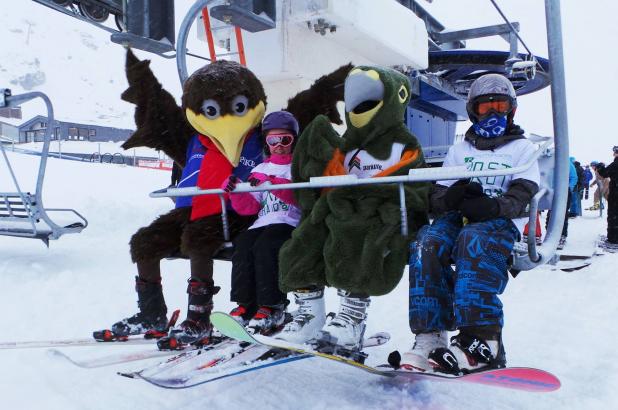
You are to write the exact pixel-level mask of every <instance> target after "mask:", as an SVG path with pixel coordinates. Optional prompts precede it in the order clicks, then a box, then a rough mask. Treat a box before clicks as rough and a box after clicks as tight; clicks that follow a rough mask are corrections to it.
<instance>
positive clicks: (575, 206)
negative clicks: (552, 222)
mask: <svg viewBox="0 0 618 410" xmlns="http://www.w3.org/2000/svg"><path fill="white" fill-rule="evenodd" d="M571 158H572V161H573V165H574V166H575V171H576V173H577V184H576V185H575V189H574V190H573V196H572V198H571V207H570V209H569V217H571V218H575V217H578V216H582V198H583V196H584V185H585V184H586V176H585V175H584V169H583V168H582V166H581V163H580V162H579V161H576V160H575V158H573V157H571Z"/></svg>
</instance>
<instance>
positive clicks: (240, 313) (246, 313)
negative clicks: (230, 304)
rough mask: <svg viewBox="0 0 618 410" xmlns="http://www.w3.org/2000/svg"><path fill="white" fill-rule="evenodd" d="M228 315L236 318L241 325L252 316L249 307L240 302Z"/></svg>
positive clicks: (246, 322) (245, 323)
mask: <svg viewBox="0 0 618 410" xmlns="http://www.w3.org/2000/svg"><path fill="white" fill-rule="evenodd" d="M230 316H232V317H233V318H234V319H236V321H237V322H238V323H240V324H241V325H243V326H247V325H248V324H249V320H251V317H252V316H251V312H250V309H249V308H248V307H247V306H245V305H240V304H239V305H238V306H236V307H235V308H234V309H232V311H231V312H230Z"/></svg>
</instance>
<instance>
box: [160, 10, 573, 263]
mask: <svg viewBox="0 0 618 410" xmlns="http://www.w3.org/2000/svg"><path fill="white" fill-rule="evenodd" d="M212 1H214V0H198V1H196V2H195V4H194V5H193V6H192V7H191V8H190V9H189V11H188V12H187V15H186V16H185V18H184V20H183V22H182V24H181V28H180V33H179V35H178V53H177V58H176V62H177V69H178V74H179V77H180V81H181V83H184V81H185V80H186V79H187V77H188V73H187V65H186V45H187V39H188V35H189V30H190V28H191V25H192V24H193V22H194V21H195V19H196V17H197V16H198V15H199V14H200V13H201V11H202V9H204V8H205V7H206V6H208V5H209V3H211V2H212ZM545 15H546V26H547V39H548V50H549V61H550V62H551V64H548V63H547V60H544V59H537V58H536V57H534V56H532V55H531V58H529V59H526V60H525V59H523V58H520V55H519V54H517V53H516V39H515V40H513V39H514V35H511V36H510V37H509V38H510V43H511V52H510V54H508V55H506V54H504V55H502V54H501V53H499V52H498V53H496V52H489V53H490V54H488V56H490V57H491V58H493V59H495V58H499V59H502V60H505V59H506V60H508V58H507V57H509V56H512V57H513V59H511V60H513V61H510V63H509V62H508V61H505V63H504V64H505V70H504V71H505V72H506V73H507V74H508V73H511V74H513V73H515V74H517V75H516V77H517V78H514V80H515V81H516V82H517V83H518V84H517V85H518V87H517V88H518V94H519V93H521V94H525V93H528V92H532V91H534V90H537V89H540V88H543V87H544V86H545V85H547V84H548V83H549V79H551V83H552V87H551V99H552V113H553V126H554V140H553V141H552V140H551V138H539V137H535V138H531V139H532V140H533V142H537V143H539V148H538V149H537V151H536V152H535V153H534V154H532V156H531V158H529V159H528V161H527V163H526V164H524V165H522V166H519V167H516V168H510V169H506V170H505V169H502V170H484V171H469V170H467V169H466V168H465V167H443V168H423V169H414V170H411V171H410V173H409V174H408V175H407V176H391V177H381V178H370V179H356V177H354V176H352V175H347V176H336V177H317V178H312V179H311V180H310V181H309V182H306V183H290V184H282V185H277V189H307V188H314V189H315V188H323V187H336V186H351V185H368V184H376V183H377V184H382V183H396V184H398V185H399V187H400V189H399V191H400V205H401V211H402V212H401V219H402V223H401V232H402V234H403V235H407V219H406V218H407V215H406V212H405V196H404V195H403V184H405V183H409V182H420V181H432V182H434V181H439V180H449V179H450V180H452V179H466V178H473V177H488V176H503V175H513V174H516V173H519V172H522V171H524V170H526V169H528V168H530V167H531V166H532V165H533V164H534V162H536V161H539V168H540V170H541V176H542V178H541V185H540V187H539V192H538V193H537V194H536V195H535V196H534V198H533V199H532V201H531V203H530V216H529V218H530V220H529V221H530V224H529V226H530V228H531V232H530V233H529V237H528V243H527V246H526V245H524V246H523V247H522V246H519V245H518V246H516V247H515V249H514V252H513V263H512V266H511V270H512V271H523V270H531V269H533V268H535V267H537V266H539V265H543V264H545V263H548V262H550V261H551V260H552V258H553V257H554V255H555V252H556V248H557V246H558V241H559V239H560V234H561V231H562V224H563V223H564V215H565V212H566V198H567V189H568V178H567V177H568V172H569V163H568V162H569V159H568V155H569V154H568V152H569V143H568V125H567V112H566V92H565V77H564V58H563V50H562V28H561V27H562V26H561V24H562V23H561V20H560V18H561V17H560V0H545ZM508 25H509V26H510V27H511V29H513V27H512V25H511V24H510V23H509V24H508ZM478 30H480V29H478ZM499 30H503V28H500V27H499ZM501 33H502V32H501ZM501 33H498V34H501ZM464 34H465V35H469V33H464ZM513 34H515V33H513ZM434 46H435V47H438V48H439V45H437V44H434ZM514 46H515V47H514ZM449 57H454V58H455V59H454V60H453V59H452V58H451V59H450V60H449ZM509 58H510V57H509ZM471 59H474V55H473V54H470V52H468V51H461V50H457V51H455V52H437V53H435V54H434V56H433V61H432V59H431V58H430V61H432V62H433V63H434V65H433V69H434V70H438V71H441V74H440V76H444V75H446V76H447V77H448V76H449V75H450V76H452V77H453V78H456V79H457V84H456V87H455V84H451V87H452V88H453V89H455V90H456V92H457V93H459V94H460V95H461V96H462V97H463V96H464V95H466V90H465V84H466V83H468V86H469V83H471V81H470V80H471V78H468V77H469V75H470V74H473V72H472V71H469V67H465V66H462V63H463V64H464V65H465V63H466V62H467V61H470V60H471ZM515 60H517V61H515ZM522 61H523V62H524V64H520V65H521V67H520V65H517V63H518V62H522ZM531 61H533V62H535V64H538V65H539V66H540V68H541V70H542V71H543V72H544V73H543V74H542V75H540V76H538V75H537V76H536V77H534V76H530V75H529V74H530V70H529V68H530V65H531V64H525V63H529V62H531ZM485 64H486V65H489V66H488V67H484V70H485V71H493V70H494V69H495V66H496V64H495V63H494V62H493V61H490V62H489V63H487V61H486V62H485ZM440 67H442V68H443V69H444V70H441V69H440ZM518 70H519V72H518ZM521 73H525V74H526V75H525V76H522V75H520V74H521ZM531 77H532V78H531ZM440 80H444V78H440ZM462 80H463V81H462ZM462 85H463V88H462ZM552 144H553V150H552V149H550V145H552ZM268 189H269V187H268V186H264V185H262V186H258V187H251V186H250V185H249V184H239V185H238V186H237V188H236V189H235V192H239V193H240V192H258V191H265V190H268ZM223 194H224V192H223V190H221V189H209V190H201V189H199V188H197V187H194V188H167V189H162V190H158V191H155V192H152V193H151V194H150V196H151V197H153V198H159V197H179V196H194V195H219V197H220V198H223ZM222 201H223V199H222ZM550 207H551V208H552V209H553V212H552V215H551V218H550V220H549V225H548V229H547V234H546V237H545V242H544V244H543V245H542V246H541V247H537V246H536V242H535V235H534V233H535V232H534V230H535V223H534V222H535V218H536V215H537V210H538V209H539V208H540V209H549V208H550ZM223 209H224V212H223V213H222V220H223V226H224V232H225V235H226V237H225V239H226V243H225V245H224V248H225V249H227V250H228V251H229V250H230V249H231V244H230V242H229V232H228V229H227V218H226V213H225V206H223Z"/></svg>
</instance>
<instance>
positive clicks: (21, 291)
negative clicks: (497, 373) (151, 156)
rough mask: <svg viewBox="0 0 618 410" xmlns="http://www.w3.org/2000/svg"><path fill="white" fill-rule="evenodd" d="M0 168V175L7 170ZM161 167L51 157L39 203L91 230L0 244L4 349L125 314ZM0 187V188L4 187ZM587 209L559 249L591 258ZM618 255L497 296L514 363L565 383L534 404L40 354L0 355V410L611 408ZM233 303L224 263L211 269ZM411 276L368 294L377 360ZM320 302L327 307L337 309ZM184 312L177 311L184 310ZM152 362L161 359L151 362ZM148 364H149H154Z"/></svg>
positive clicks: (349, 374)
mask: <svg viewBox="0 0 618 410" xmlns="http://www.w3.org/2000/svg"><path fill="white" fill-rule="evenodd" d="M8 155H9V158H10V159H11V161H12V163H13V166H14V168H15V171H16V172H17V173H18V175H19V176H20V177H21V180H22V181H24V180H25V181H30V182H24V184H25V186H23V187H22V188H24V189H28V188H30V187H29V186H28V185H27V184H28V183H32V181H34V178H35V174H36V169H37V165H38V158H37V157H33V156H29V155H23V154H17V153H11V152H9V153H8ZM4 172H5V170H4V169H3V168H2V161H0V174H2V175H5V174H4ZM168 181H169V174H168V173H167V172H162V171H153V170H145V169H137V168H133V167H124V166H116V165H102V164H88V163H79V162H72V161H62V160H57V159H50V160H49V165H48V173H47V180H46V187H45V194H44V199H45V202H46V206H48V207H73V208H75V209H76V210H78V211H79V212H81V213H83V214H84V215H85V216H86V217H87V218H88V219H89V222H90V226H89V227H88V228H87V229H86V230H84V231H83V232H82V233H81V234H79V235H67V236H64V237H62V238H61V239H60V240H58V241H52V242H51V244H50V248H49V249H46V248H45V246H44V245H43V244H42V243H41V242H40V241H35V240H31V239H20V238H10V237H0V311H1V312H3V314H4V319H3V323H4V325H3V328H4V329H5V330H4V331H3V332H2V335H1V336H0V341H15V340H43V339H64V338H71V337H80V338H81V337H88V336H89V335H90V334H91V332H92V330H94V329H98V328H103V327H108V326H109V325H110V324H111V323H113V322H114V321H116V320H118V319H119V318H121V317H124V316H126V315H128V314H132V313H134V311H135V309H136V304H135V300H136V295H135V292H134V290H133V276H134V275H135V268H134V266H133V265H132V263H131V261H130V258H129V252H128V241H129V238H130V236H131V234H132V233H133V232H135V231H136V230H137V229H138V228H139V227H141V226H144V225H146V224H148V223H150V222H151V221H152V220H153V218H155V217H156V216H157V215H159V214H160V213H163V212H166V211H167V210H169V209H170V208H171V206H172V203H171V202H170V201H169V200H168V199H151V198H149V197H148V193H149V192H150V191H152V190H155V189H158V188H161V187H163V186H166V185H167V184H168ZM7 188H8V187H7V181H6V179H5V178H2V179H0V191H1V190H3V189H7ZM597 215H598V213H596V212H595V213H592V212H587V213H586V215H584V217H582V218H578V219H575V220H573V219H572V220H571V229H570V232H571V236H570V237H569V245H568V248H567V249H566V251H567V252H568V251H573V252H576V251H580V250H582V249H584V248H589V247H590V244H591V243H592V241H593V239H594V238H595V237H596V236H597V235H598V234H599V233H603V232H604V227H605V221H604V220H601V219H599V218H598V217H597ZM617 264H618V255H615V254H614V255H603V256H600V257H598V258H596V259H595V261H594V264H593V265H592V266H590V267H587V268H585V269H582V270H580V271H576V272H573V273H565V272H562V271H552V270H551V269H549V268H548V267H543V268H539V269H536V270H534V271H531V272H523V273H521V274H520V276H519V277H518V278H517V279H514V280H512V281H511V283H510V285H509V286H508V288H507V291H506V293H505V295H504V297H503V301H504V304H505V315H506V327H505V329H504V339H505V343H506V349H507V358H508V361H509V364H510V365H512V366H533V367H539V368H543V369H546V370H549V371H551V372H553V373H554V374H556V375H557V376H558V377H559V378H560V379H561V380H562V388H561V389H560V390H559V391H557V392H554V393H548V394H534V393H524V392H517V391H510V390H502V389H498V388H485V387H481V386H473V385H464V384H450V383H436V382H434V383H430V382H418V383H414V384H399V383H392V382H387V381H385V380H384V379H382V378H380V377H378V376H373V375H369V374H365V373H363V372H360V371H356V370H354V369H351V368H347V367H345V366H341V365H339V364H336V363H330V362H326V361H323V360H319V359H309V360H304V361H300V362H296V363H292V364H287V365H283V366H277V367H274V368H270V369H266V370H263V371H259V372H254V373H250V374H247V375H244V376H239V377H236V378H231V379H226V380H222V381H220V382H216V383H213V384H210V385H206V386H201V387H196V388H192V389H189V390H183V391H170V390H163V389H159V388H156V387H153V386H150V385H148V384H146V383H144V382H141V381H138V380H129V379H126V378H122V377H119V376H117V375H116V374H115V372H116V371H119V370H135V369H139V368H140V367H142V366H145V365H146V364H147V363H148V362H142V363H140V362H136V363H133V364H128V365H123V366H115V367H109V368H102V369H94V370H85V369H80V368H77V367H74V366H72V365H70V364H68V363H66V362H64V361H62V360H59V359H57V358H55V357H52V356H51V355H49V354H48V353H47V351H46V349H33V350H21V351H20V350H0V363H2V371H0V386H2V390H1V393H0V403H2V405H1V406H0V407H1V408H3V409H42V408H45V409H109V408H113V409H140V408H157V409H168V408H169V409H175V410H177V409H184V408H187V409H189V408H209V409H245V408H252V409H289V408H295V409H325V408H339V409H357V408H358V409H360V408H363V409H421V408H423V409H425V408H430V409H451V408H452V409H460V408H474V409H478V408H491V409H555V408H561V409H608V408H615V407H616V405H617V404H618V391H617V390H616V388H615V386H618V364H617V363H618V361H617V360H616V353H615V343H614V341H615V340H616V339H618V330H617V329H616V326H615V319H616V314H617V313H618V298H616V297H615V290H616V289H617V286H618V276H617V275H616V268H615V266H616V265H617ZM188 270H189V267H188V263H187V262H186V261H165V262H163V272H164V274H163V281H164V292H165V296H166V300H167V304H168V307H170V308H181V309H184V308H185V306H186V294H185V289H186V280H187V277H188ZM215 272H216V273H215V278H216V281H217V284H218V285H220V286H222V287H223V289H222V291H221V292H220V293H219V294H218V295H217V296H216V297H215V306H216V308H217V309H220V310H228V309H230V308H231V307H232V305H231V303H230V302H229V300H228V296H229V282H230V281H229V274H230V265H229V264H228V263H225V262H216V265H215ZM407 286H408V281H407V274H406V275H404V278H403V280H402V281H401V283H400V285H399V286H398V287H397V289H396V290H395V291H393V292H392V293H391V294H390V295H387V296H383V297H379V298H374V299H373V302H372V306H371V308H370V315H369V324H368V326H369V327H368V332H370V333H373V332H375V331H383V330H385V331H388V332H390V333H391V335H392V340H391V342H390V343H388V344H387V345H386V346H383V347H381V348H374V349H372V350H371V351H370V353H371V354H372V355H375V356H377V357H381V358H383V359H385V358H386V355H387V354H388V353H389V352H390V351H391V350H394V349H407V348H409V347H410V345H411V343H412V336H411V333H410V331H409V329H408V326H407V308H408V300H407ZM336 302H337V300H336V295H335V293H334V292H333V291H332V290H329V293H328V306H329V307H330V309H335V307H336ZM183 314H184V313H183ZM123 349H124V350H130V349H140V347H128V346H124V347H123V346H97V347H88V348H86V347H82V348H72V349H70V350H69V349H65V350H66V351H67V352H71V353H72V354H74V355H78V356H82V357H85V356H88V355H105V354H108V353H112V352H119V351H122V350H123ZM155 361H156V359H155ZM150 363H152V362H150Z"/></svg>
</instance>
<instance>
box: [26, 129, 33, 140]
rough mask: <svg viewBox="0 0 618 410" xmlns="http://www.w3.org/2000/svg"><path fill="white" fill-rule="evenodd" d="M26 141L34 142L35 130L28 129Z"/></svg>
mask: <svg viewBox="0 0 618 410" xmlns="http://www.w3.org/2000/svg"><path fill="white" fill-rule="evenodd" d="M26 142H34V131H26Z"/></svg>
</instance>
